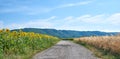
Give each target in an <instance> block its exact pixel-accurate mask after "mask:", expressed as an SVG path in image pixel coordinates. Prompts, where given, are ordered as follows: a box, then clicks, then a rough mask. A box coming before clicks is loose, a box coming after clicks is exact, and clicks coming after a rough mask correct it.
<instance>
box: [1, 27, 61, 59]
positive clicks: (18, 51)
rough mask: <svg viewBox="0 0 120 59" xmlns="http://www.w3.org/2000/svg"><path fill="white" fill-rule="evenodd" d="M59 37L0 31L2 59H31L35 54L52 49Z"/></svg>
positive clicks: (7, 30) (6, 30)
mask: <svg viewBox="0 0 120 59" xmlns="http://www.w3.org/2000/svg"><path fill="white" fill-rule="evenodd" d="M58 41H59V39H58V38H57V37H53V36H48V35H43V34H38V33H33V32H23V31H21V30H20V31H10V30H9V29H2V30H0V59H30V58H32V57H31V56H33V55H34V54H35V53H37V52H40V51H42V50H44V49H47V48H49V47H51V46H52V45H54V44H56V43H57V42H58Z"/></svg>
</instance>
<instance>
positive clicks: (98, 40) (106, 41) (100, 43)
mask: <svg viewBox="0 0 120 59" xmlns="http://www.w3.org/2000/svg"><path fill="white" fill-rule="evenodd" d="M74 40H75V41H77V42H79V43H82V44H87V45H90V46H93V47H95V48H97V49H99V50H102V51H103V52H104V53H105V54H111V55H114V56H120V35H117V36H100V37H99V36H94V37H82V38H75V39H74Z"/></svg>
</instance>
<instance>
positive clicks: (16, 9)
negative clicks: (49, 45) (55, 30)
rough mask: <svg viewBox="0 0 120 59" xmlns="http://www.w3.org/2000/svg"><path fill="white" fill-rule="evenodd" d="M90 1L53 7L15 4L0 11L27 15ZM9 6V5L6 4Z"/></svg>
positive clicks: (80, 4) (85, 3)
mask: <svg viewBox="0 0 120 59" xmlns="http://www.w3.org/2000/svg"><path fill="white" fill-rule="evenodd" d="M15 1H16V0H15ZM91 2H92V1H83V2H76V3H68V4H64V5H63V4H61V5H58V6H55V7H42V6H40V7H31V6H27V5H16V6H14V5H13V4H12V5H13V7H11V6H10V7H9V8H8V7H7V8H1V9H0V13H12V12H21V13H24V14H27V15H36V14H40V13H47V12H50V11H53V10H56V9H61V8H66V7H74V6H82V5H87V4H89V3H91ZM8 6H9V5H8Z"/></svg>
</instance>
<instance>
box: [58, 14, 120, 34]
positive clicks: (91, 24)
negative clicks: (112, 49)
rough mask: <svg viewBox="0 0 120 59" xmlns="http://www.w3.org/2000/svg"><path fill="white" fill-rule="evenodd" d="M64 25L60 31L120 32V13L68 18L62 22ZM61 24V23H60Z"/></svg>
mask: <svg viewBox="0 0 120 59" xmlns="http://www.w3.org/2000/svg"><path fill="white" fill-rule="evenodd" d="M60 22H61V23H62V24H61V26H59V27H56V28H59V29H68V30H69V29H70V30H101V31H108V32H110V31H120V30H119V29H120V28H119V26H120V13H115V14H112V15H106V14H100V15H95V16H93V15H83V16H79V17H73V16H68V17H66V18H63V20H61V21H60ZM59 24H60V23H59Z"/></svg>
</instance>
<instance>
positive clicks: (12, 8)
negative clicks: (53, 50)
mask: <svg viewBox="0 0 120 59" xmlns="http://www.w3.org/2000/svg"><path fill="white" fill-rule="evenodd" d="M119 2H120V0H0V29H3V28H10V29H18V28H54V29H64V30H79V31H107V32H120V7H119V6H120V3H119Z"/></svg>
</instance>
